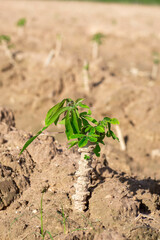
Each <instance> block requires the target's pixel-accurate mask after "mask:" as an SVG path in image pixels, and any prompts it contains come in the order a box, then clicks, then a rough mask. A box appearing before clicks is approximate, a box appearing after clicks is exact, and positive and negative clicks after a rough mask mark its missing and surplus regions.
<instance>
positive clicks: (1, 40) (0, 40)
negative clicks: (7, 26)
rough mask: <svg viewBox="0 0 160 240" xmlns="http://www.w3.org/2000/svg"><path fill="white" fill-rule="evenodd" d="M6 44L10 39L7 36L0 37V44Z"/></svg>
mask: <svg viewBox="0 0 160 240" xmlns="http://www.w3.org/2000/svg"><path fill="white" fill-rule="evenodd" d="M3 41H4V42H6V43H7V44H8V43H10V41H11V38H10V37H9V36H8V35H0V43H2V42H3Z"/></svg>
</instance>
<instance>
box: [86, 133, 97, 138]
mask: <svg viewBox="0 0 160 240" xmlns="http://www.w3.org/2000/svg"><path fill="white" fill-rule="evenodd" d="M88 136H90V137H96V138H97V137H99V135H98V134H94V133H89V134H88Z"/></svg>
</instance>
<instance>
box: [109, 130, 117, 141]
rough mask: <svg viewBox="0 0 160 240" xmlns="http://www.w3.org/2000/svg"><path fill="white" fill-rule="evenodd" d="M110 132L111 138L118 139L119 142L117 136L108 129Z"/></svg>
mask: <svg viewBox="0 0 160 240" xmlns="http://www.w3.org/2000/svg"><path fill="white" fill-rule="evenodd" d="M110 133H111V136H112V138H113V139H114V140H115V139H116V140H118V142H119V138H118V137H117V136H116V135H115V133H114V132H112V131H110Z"/></svg>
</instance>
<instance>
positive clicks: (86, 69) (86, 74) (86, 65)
mask: <svg viewBox="0 0 160 240" xmlns="http://www.w3.org/2000/svg"><path fill="white" fill-rule="evenodd" d="M83 84H84V89H85V92H86V93H89V90H90V88H89V63H88V62H87V61H84V65H83Z"/></svg>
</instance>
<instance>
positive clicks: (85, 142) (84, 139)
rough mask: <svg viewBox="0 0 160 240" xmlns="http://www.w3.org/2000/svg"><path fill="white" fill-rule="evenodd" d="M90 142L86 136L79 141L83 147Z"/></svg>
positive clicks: (79, 144)
mask: <svg viewBox="0 0 160 240" xmlns="http://www.w3.org/2000/svg"><path fill="white" fill-rule="evenodd" d="M87 143H88V139H87V138H86V137H83V138H82V139H81V140H80V141H79V142H78V147H80V148H82V147H84V146H86V145H87Z"/></svg>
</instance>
